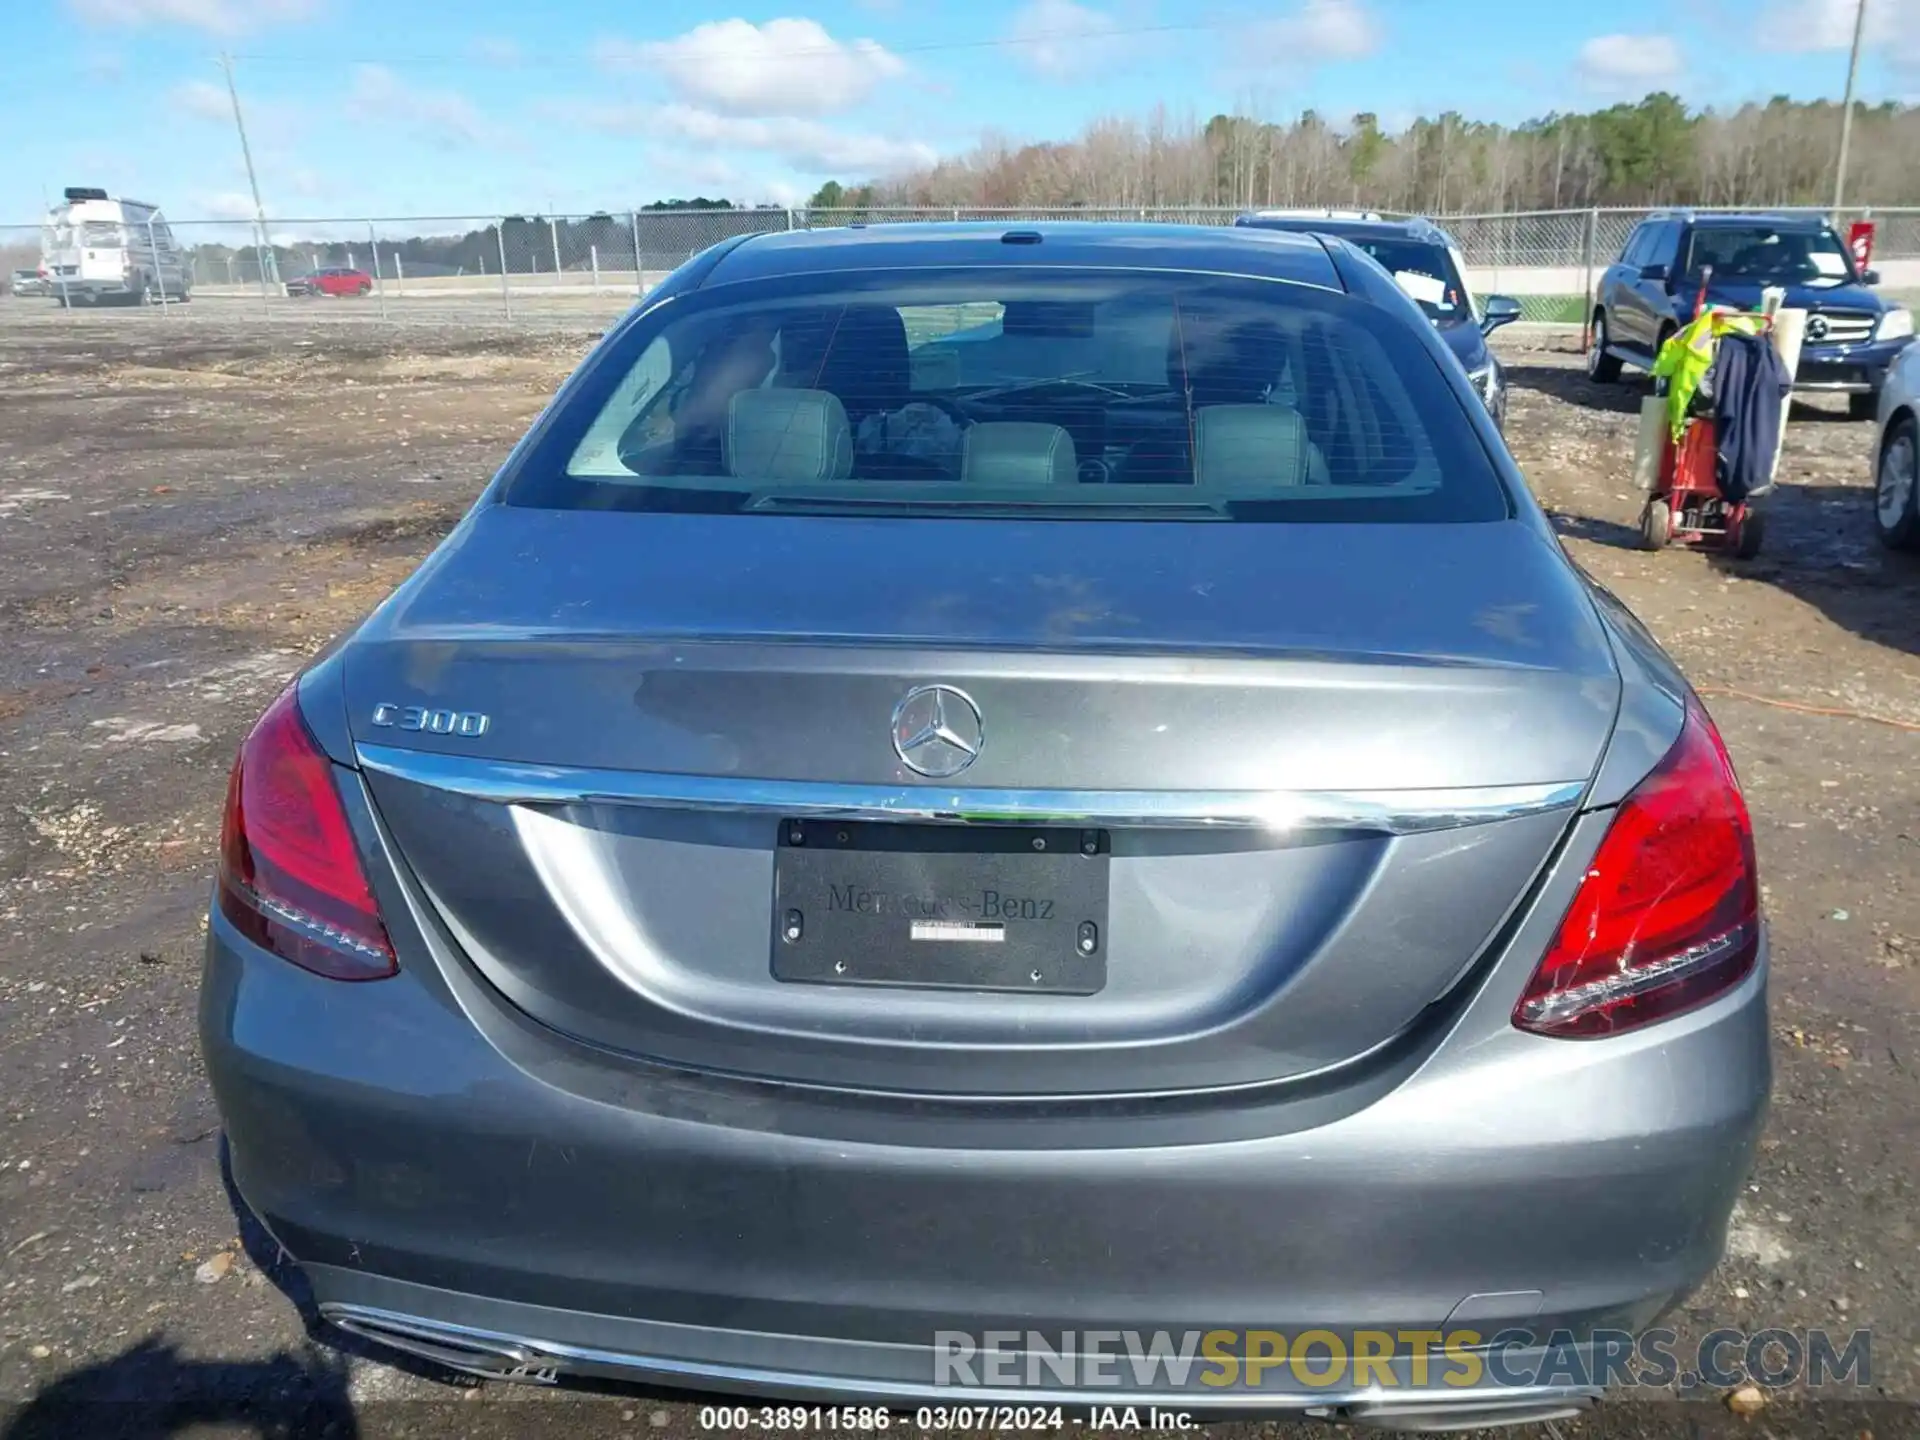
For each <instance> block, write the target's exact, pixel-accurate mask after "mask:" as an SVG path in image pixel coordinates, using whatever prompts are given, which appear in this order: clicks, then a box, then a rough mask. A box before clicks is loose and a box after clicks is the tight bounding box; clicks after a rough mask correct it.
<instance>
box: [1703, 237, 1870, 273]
mask: <svg viewBox="0 0 1920 1440" xmlns="http://www.w3.org/2000/svg"><path fill="white" fill-rule="evenodd" d="M1709 265H1711V266H1712V267H1713V273H1714V274H1715V275H1716V276H1719V277H1721V278H1723V279H1742V280H1764V281H1769V282H1779V283H1785V284H1802V285H1845V284H1848V283H1850V282H1852V280H1853V279H1854V270H1853V263H1852V260H1851V258H1850V257H1849V256H1848V254H1847V248H1846V246H1845V245H1844V244H1842V243H1841V240H1840V237H1839V236H1838V235H1836V234H1835V233H1834V232H1833V231H1832V230H1830V229H1828V228H1827V227H1825V226H1820V227H1818V228H1811V227H1809V228H1804V229H1776V228H1774V227H1772V226H1769V225H1710V226H1701V227H1700V228H1698V229H1696V230H1695V231H1694V232H1693V243H1692V244H1691V245H1690V246H1689V247H1688V255H1687V269H1688V271H1689V273H1692V274H1698V273H1699V272H1700V271H1701V270H1703V269H1705V268H1706V267H1707V266H1709Z"/></svg>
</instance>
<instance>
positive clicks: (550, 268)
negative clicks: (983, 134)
mask: <svg viewBox="0 0 1920 1440" xmlns="http://www.w3.org/2000/svg"><path fill="white" fill-rule="evenodd" d="M1239 213H1241V212H1240V211H1238V210H1235V209H1232V208H1218V207H1208V208H1191V207H1159V208H1154V207H1145V208H1143V207H1138V206H1071V207H1039V208H1002V209H980V208H967V207H960V208H952V207H948V208H941V209H904V208H886V207H873V208H868V209H860V210H846V209H841V210H819V209H805V208H797V209H779V208H771V207H763V208H749V209H726V210H707V209H702V210H687V209H679V210H665V209H663V210H645V209H642V210H631V209H629V210H605V211H596V212H593V213H589V214H574V215H540V214H526V215H506V216H492V215H490V216H440V217H417V216H416V217H403V218H379V217H375V218H370V219H338V218H309V219H300V218H294V219H270V220H268V221H266V222H264V223H253V222H247V221H233V220H171V219H167V218H164V217H161V216H155V217H154V220H153V221H151V222H149V223H147V224H144V225H140V224H130V225H127V226H123V227H121V231H122V233H121V235H120V237H119V243H118V245H117V247H116V246H113V245H110V244H103V245H100V246H96V247H92V248H87V247H77V246H76V245H74V244H73V243H71V242H72V241H73V240H74V239H75V237H71V236H65V237H62V236H55V235H54V234H53V232H51V231H47V230H44V229H43V227H42V226H39V225H14V226H0V280H4V283H5V286H6V289H7V291H8V298H9V303H10V305H24V304H26V303H27V302H30V301H34V300H42V301H48V302H51V305H52V307H54V308H58V307H60V306H62V305H66V306H68V307H70V308H73V309H80V308H85V307H99V306H105V305H109V304H116V303H117V304H121V305H135V304H140V303H142V302H145V303H146V304H147V305H148V306H149V308H153V309H157V310H160V311H162V312H164V313H165V314H166V315H167V316H168V317H169V318H172V317H176V316H177V317H188V316H193V315H204V314H222V315H248V316H258V317H263V318H301V319H312V318H321V317H324V318H327V319H345V318H356V319H384V320H388V321H407V320H425V321H432V322H435V323H441V324H446V323H476V324H486V323H492V324H515V325H523V324H537V323H550V324H574V323H578V324H581V325H585V326H594V325H599V324H604V323H606V321H608V320H610V319H611V318H613V317H614V316H617V315H618V314H620V313H622V312H623V311H624V310H625V309H627V308H628V307H629V306H630V305H631V304H632V303H633V301H634V299H635V298H636V297H637V296H639V295H642V294H644V293H645V292H646V290H647V289H648V288H649V287H650V286H651V285H653V284H654V283H656V282H657V281H659V280H660V279H661V278H662V277H664V276H665V275H666V274H667V273H669V272H670V271H672V270H673V269H674V268H675V267H677V266H679V265H681V264H683V263H685V262H686V261H687V260H688V259H690V258H691V257H692V256H694V255H697V254H699V253H700V252H701V251H702V250H705V249H706V248H708V247H709V246H711V245H714V244H717V243H719V242H720V241H722V240H727V239H731V238H733V237H736V236H740V235H750V234H761V233H766V232H774V231H786V230H802V229H817V228H823V227H830V226H840V225H881V224H900V223H912V222H926V221H943V220H944V221H960V220H981V221H1041V220H1091V221H1135V222H1149V223H1152V222H1158V223H1183V224H1190V225H1191V224H1199V225H1227V224H1231V223H1232V221H1233V219H1234V217H1235V216H1236V215H1237V214H1239ZM1650 213H1654V212H1651V211H1648V210H1625V209H1600V210H1553V211H1536V212H1530V213H1515V214H1498V215H1455V216H1444V217H1436V218H1437V219H1438V222H1439V223H1440V224H1441V225H1442V226H1444V227H1445V228H1446V229H1447V231H1448V232H1449V233H1450V234H1451V235H1452V236H1453V237H1454V239H1455V240H1456V242H1457V243H1458V245H1459V248H1460V252H1461V255H1462V257H1463V258H1464V259H1465V261H1466V264H1467V267H1468V283H1469V284H1470V286H1471V287H1472V288H1473V289H1474V290H1475V291H1476V292H1478V293H1481V294H1488V293H1503V294H1510V295H1513V296H1514V297H1515V298H1517V299H1518V300H1519V301H1520V302H1521V306H1522V313H1523V315H1524V317H1525V318H1526V319H1528V320H1534V321H1545V322H1562V323H1569V324H1579V323H1581V321H1582V320H1583V318H1584V316H1585V314H1586V313H1587V310H1588V306H1589V298H1588V297H1590V296H1591V295H1592V293H1593V288H1594V283H1595V281H1596V280H1597V278H1598V276H1599V273H1600V272H1601V271H1602V270H1604V269H1605V268H1606V266H1607V265H1608V264H1609V263H1611V262H1612V260H1613V259H1614V257H1615V256H1617V255H1618V254H1619V253H1620V251H1621V249H1622V247H1623V246H1624V245H1625V243H1626V239H1627V236H1628V234H1629V233H1630V232H1631V231H1632V229H1633V227H1634V226H1635V225H1636V224H1638V223H1639V222H1640V221H1641V220H1642V219H1644V218H1645V217H1646V216H1647V215H1648V214H1650ZM1776 213H1777V212H1776ZM1822 213H1825V212H1822ZM1833 218H1834V219H1835V221H1836V223H1838V224H1839V225H1840V226H1842V227H1844V226H1845V225H1846V224H1848V223H1849V222H1850V221H1852V220H1855V219H1860V218H1871V219H1872V220H1873V221H1874V222H1875V228H1876V233H1875V240H1874V264H1875V266H1876V267H1877V268H1878V269H1880V271H1881V272H1882V277H1883V284H1884V285H1885V286H1886V288H1887V289H1889V290H1890V291H1893V292H1895V293H1901V292H1909V293H1920V207H1913V208H1903V209H1891V210H1888V209H1879V210H1872V211H1864V210H1848V211H1844V212H1841V213H1839V214H1838V215H1835V216H1834V217H1833ZM29 272H31V273H29ZM187 302H191V303H190V304H188V303H187ZM14 313H23V312H21V311H19V310H18V309H16V310H15V312H14Z"/></svg>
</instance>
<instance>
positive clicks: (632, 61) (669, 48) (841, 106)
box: [595, 19, 907, 115]
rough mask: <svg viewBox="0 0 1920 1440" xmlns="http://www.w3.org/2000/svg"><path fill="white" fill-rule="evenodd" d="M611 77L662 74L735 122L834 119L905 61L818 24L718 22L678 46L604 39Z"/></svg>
mask: <svg viewBox="0 0 1920 1440" xmlns="http://www.w3.org/2000/svg"><path fill="white" fill-rule="evenodd" d="M595 54H596V57H597V58H598V60H599V62H600V63H601V65H603V66H605V67H606V68H608V69H612V70H648V71H651V72H654V73H657V74H659V75H660V76H661V77H662V78H663V79H665V80H666V82H667V84H668V85H670V86H672V87H673V89H674V90H675V91H677V92H678V93H679V94H680V95H681V96H682V97H683V98H684V99H687V100H689V101H692V102H694V103H696V104H699V105H704V106H706V107H708V108H709V109H713V110H718V111H722V112H724V113H726V114H729V115H834V114H839V113H840V112H842V111H845V110H850V109H852V108H853V107H854V106H855V105H858V104H859V103H860V102H861V101H862V100H865V99H866V98H867V97H868V96H869V95H871V94H872V93H873V91H874V89H875V88H876V87H877V86H879V85H880V84H881V83H882V82H883V81H887V80H891V79H894V78H896V77H898V76H900V75H904V74H905V73H906V70H907V67H906V62H904V61H903V60H901V59H900V57H899V56H898V55H895V54H894V53H893V52H892V51H890V50H888V49H886V48H885V47H884V46H882V45H880V44H879V43H877V42H876V41H873V40H844V41H843V40H835V39H834V38H833V37H832V36H831V35H829V34H828V33H827V31H826V29H825V28H824V27H823V26H822V25H821V24H820V23H819V22H818V21H816V20H800V19H787V20H769V21H767V22H766V23H765V24H764V25H755V24H753V23H752V22H751V21H748V20H739V19H734V20H715V21H711V22H709V23H708V24H705V25H696V26H694V28H693V29H691V30H689V31H688V32H687V33H686V34H684V35H682V36H679V37H678V38H677V39H673V40H658V41H639V42H635V41H631V40H614V39H608V40H602V41H600V42H599V44H598V45H597V46H596V47H595Z"/></svg>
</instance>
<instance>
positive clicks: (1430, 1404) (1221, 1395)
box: [320, 1300, 1603, 1429]
mask: <svg viewBox="0 0 1920 1440" xmlns="http://www.w3.org/2000/svg"><path fill="white" fill-rule="evenodd" d="M320 1315H321V1318H322V1319H324V1320H326V1321H328V1322H330V1323H331V1324H334V1325H337V1326H339V1327H340V1328H341V1329H342V1330H345V1331H346V1332H347V1333H348V1334H350V1335H356V1336H359V1337H361V1338H363V1339H367V1340H372V1341H374V1342H375V1343H377V1344H381V1345H386V1346H389V1347H391V1348H392V1349H395V1350H400V1351H403V1352H408V1353H412V1354H417V1355H420V1356H421V1357H423V1358H425V1359H430V1360H433V1361H435V1362H436V1363H438V1364H441V1365H445V1366H446V1367H447V1368H448V1369H451V1370H459V1371H463V1372H465V1373H467V1374H471V1375H482V1376H486V1377H488V1378H490V1379H495V1380H523V1381H532V1382H534V1383H536V1384H552V1383H553V1380H554V1379H555V1378H556V1377H557V1376H558V1375H560V1374H576V1375H580V1374H584V1375H595V1374H598V1375H602V1376H611V1377H615V1378H619V1379H623V1380H626V1381H629V1382H634V1381H649V1380H651V1381H662V1382H665V1383H666V1384H669V1385H677V1386H682V1387H686V1388H690V1389H696V1388H708V1387H711V1388H714V1389H718V1390H720V1391H722V1392H723V1393H728V1392H730V1393H746V1394H750V1395H765V1396H770V1397H777V1396H791V1397H795V1398H798V1397H807V1398H815V1397H818V1398H821V1399H828V1400H834V1399H841V1400H846V1399H851V1400H854V1401H857V1402H859V1403H863V1404H867V1405H873V1404H885V1403H888V1402H897V1401H914V1402H920V1403H928V1402H932V1403H937V1404H944V1405H952V1406H968V1405H972V1406H980V1405H1030V1406H1047V1407H1049V1408H1050V1407H1052V1406H1056V1405H1059V1406H1067V1407H1074V1408H1076V1409H1077V1408H1081V1407H1085V1406H1089V1405H1102V1404H1116V1405H1126V1404H1134V1405H1140V1404H1147V1403H1160V1404H1163V1405H1167V1406H1177V1407H1178V1408H1180V1409H1184V1410H1199V1411H1206V1410H1219V1409H1225V1410H1230V1411H1233V1410H1248V1409H1255V1410H1271V1411H1275V1412H1280V1413H1289V1412H1291V1413H1302V1412H1304V1413H1306V1414H1309V1415H1313V1416H1315V1417H1317V1418H1326V1419H1332V1418H1336V1416H1338V1417H1339V1418H1350V1419H1351V1420H1352V1421H1353V1422H1354V1423H1358V1424H1361V1425H1366V1426H1369V1427H1374V1426H1384V1425H1386V1424H1389V1423H1390V1422H1391V1421H1392V1420H1393V1419H1395V1418H1398V1417H1401V1416H1407V1417H1421V1418H1430V1419H1431V1421H1432V1422H1434V1423H1446V1422H1447V1421H1448V1420H1450V1419H1456V1418H1458V1417H1461V1416H1482V1417H1486V1418H1483V1419H1481V1420H1479V1421H1478V1422H1477V1423H1476V1425H1475V1427H1474V1428H1476V1429H1477V1428H1481V1427H1483V1426H1484V1425H1488V1424H1501V1423H1505V1424H1516V1423H1521V1422H1522V1421H1524V1420H1526V1419H1530V1418H1534V1417H1531V1416H1527V1415H1523V1414H1522V1413H1521V1412H1522V1410H1523V1408H1525V1407H1531V1406H1541V1407H1546V1406H1566V1407H1569V1408H1571V1409H1573V1410H1576V1411H1578V1410H1585V1409H1588V1408H1591V1407H1592V1406H1593V1405H1594V1404H1596V1403H1597V1402H1598V1401H1599V1400H1600V1399H1601V1398H1602V1396H1603V1392H1602V1391H1601V1390H1599V1389H1598V1388H1595V1387H1590V1386H1580V1385H1554V1384H1546V1385H1542V1384H1539V1383H1534V1384H1530V1385H1513V1386H1501V1387H1499V1388H1497V1389H1494V1388H1488V1387H1486V1386H1481V1385H1476V1386H1468V1387H1462V1388H1458V1389H1442V1388H1440V1387H1438V1386H1425V1387H1420V1386H1414V1385H1407V1386H1404V1387H1402V1386H1396V1387H1394V1389H1392V1390H1391V1391H1388V1390H1384V1389H1382V1388H1381V1387H1380V1386H1378V1385H1369V1386H1366V1387H1364V1388H1358V1387H1350V1386H1349V1387H1342V1388H1341V1389H1337V1390H1281V1389H1278V1388H1276V1389H1273V1390H1266V1391H1261V1390H1248V1389H1245V1388H1238V1389H1220V1390H1212V1391H1205V1390H1189V1389H1164V1388H1162V1389H1138V1390H1119V1389H1111V1390H1109V1389H1094V1388H1087V1389H1064V1388H1057V1387H1049V1388H1040V1387H1035V1388H1032V1389H1028V1388H1024V1387H1011V1388H1009V1387H1004V1386H1003V1387H993V1386H976V1385H939V1384H934V1383H931V1382H924V1383H923V1382H917V1381H906V1380H895V1379H891V1378H875V1379H866V1378H864V1377H856V1376H851V1375H832V1374H820V1373H806V1372H802V1371H797V1370H781V1369H767V1368H761V1367H758V1366H746V1365H737V1364H729V1363H725V1362H720V1361H707V1360H681V1359H675V1358H670V1357H667V1356H659V1355H640V1354H635V1353H632V1352H629V1351H625V1350H603V1349H601V1348H599V1347H598V1346H587V1345H574V1344H570V1343H567V1342H564V1341H556V1340H535V1339H532V1338H531V1337H528V1336H524V1335H507V1334H502V1333H501V1332H499V1331H497V1330H482V1329H478V1328H476V1327H473V1326H468V1325H455V1324H453V1323H452V1322H450V1321H446V1320H427V1319H423V1318H421V1317H419V1316H414V1315H402V1314H398V1313H396V1312H394V1311H391V1310H382V1309H379V1308H377V1307H375V1306H372V1305H359V1304H354V1303H351V1302H348V1301H340V1300H330V1301H323V1302H322V1303H321V1305H320ZM888 1348H890V1349H891V1348H900V1347H897V1346H889V1347H888ZM458 1350H465V1351H470V1352H475V1353H476V1356H477V1354H478V1353H480V1352H485V1351H489V1350H491V1351H493V1352H495V1353H496V1354H498V1355H499V1356H500V1358H501V1359H502V1360H503V1361H505V1362H507V1363H505V1364H502V1365H501V1366H499V1367H498V1368H495V1367H490V1366H486V1365H482V1364H477V1363H476V1364H462V1363H459V1362H458V1361H457V1360H456V1361H453V1362H449V1361H448V1360H446V1359H445V1358H443V1357H444V1356H445V1355H446V1354H447V1353H448V1352H449V1351H458ZM927 1353H928V1355H929V1357H931V1355H932V1353H933V1352H932V1351H931V1349H929V1350H928V1352H927ZM522 1355H525V1356H527V1357H528V1358H527V1359H526V1360H524V1361H521V1360H520V1358H519V1357H520V1356H522ZM1396 1358H1401V1357H1396ZM1343 1411H1351V1412H1353V1413H1352V1414H1351V1415H1350V1416H1341V1415H1340V1412H1343ZM1502 1412H1505V1415H1506V1416H1509V1417H1512V1418H1498V1417H1500V1416H1501V1414H1502ZM1554 1418H1559V1417H1558V1415H1556V1416H1555V1417H1554Z"/></svg>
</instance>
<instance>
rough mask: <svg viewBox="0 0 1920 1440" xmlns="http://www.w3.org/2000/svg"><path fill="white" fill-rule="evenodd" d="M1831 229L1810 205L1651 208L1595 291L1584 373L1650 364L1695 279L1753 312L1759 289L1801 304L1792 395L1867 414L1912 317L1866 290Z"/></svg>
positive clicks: (1601, 377) (1606, 375)
mask: <svg viewBox="0 0 1920 1440" xmlns="http://www.w3.org/2000/svg"><path fill="white" fill-rule="evenodd" d="M1879 278H1880V277H1879V275H1878V274H1877V273H1876V272H1874V271H1872V270H1866V271H1862V270H1861V269H1860V268H1859V267H1858V266H1856V265H1855V264H1854V262H1853V256H1852V254H1851V253H1850V252H1849V251H1848V249H1847V247H1846V245H1845V244H1844V243H1842V241H1841V239H1840V237H1839V236H1838V235H1837V234H1835V233H1834V230H1833V227H1832V226H1831V225H1829V224H1828V223H1827V222H1826V221H1825V220H1823V219H1820V218H1819V217H1818V216H1812V215H1717V214H1716V215H1706V214H1697V213H1694V212H1692V211H1686V210H1677V211H1669V212H1663V213H1661V214H1657V215H1650V216H1648V217H1647V218H1646V219H1645V220H1643V221H1641V222H1640V224H1639V226H1638V227H1636V228H1635V230H1634V232H1633V234H1632V235H1631V236H1630V237H1628V240H1627V246H1626V249H1625V250H1623V251H1622V252H1621V253H1620V258H1619V259H1618V260H1616V261H1614V263H1613V264H1612V265H1610V266H1608V267H1607V270H1606V273H1605V274H1603V275H1602V276H1601V277H1600V285H1599V288H1598V290H1597V291H1596V292H1595V294H1594V304H1593V335H1592V341H1591V343H1590V344H1589V346H1588V348H1587V373H1588V375H1590V376H1592V378H1593V379H1595V380H1598V381H1602V382H1605V381H1612V380H1617V379H1618V378H1619V376H1620V368H1621V366H1622V365H1632V366H1634V367H1635V368H1636V369H1641V370H1645V369H1649V368H1651V366H1652V365H1653V357H1654V356H1655V355H1656V354H1657V353H1658V352H1659V349H1660V347H1661V345H1663V344H1664V343H1665V342H1666V338H1667V336H1668V335H1670V334H1672V333H1673V332H1674V331H1675V330H1676V329H1678V328H1679V327H1680V326H1681V325H1684V324H1685V323H1686V322H1687V320H1688V319H1689V318H1691V317H1692V315H1693V309H1694V302H1695V300H1696V299H1698V298H1699V295H1700V286H1701V282H1702V280H1703V279H1704V280H1705V282H1706V298H1707V302H1708V303H1709V304H1719V305H1726V306H1730V307H1732V308H1735V309H1740V310H1755V309H1758V308H1759V306H1760V295H1761V292H1762V291H1763V290H1766V289H1768V288H1769V287H1773V286H1778V287H1780V288H1782V289H1784V290H1785V291H1786V305H1787V307H1788V308H1789V309H1796V310H1805V311H1806V312H1807V333H1806V339H1805V341H1804V342H1803V344H1802V346H1801V349H1800V368H1799V371H1798V373H1797V374H1796V375H1795V377H1794V389H1795V391H1796V393H1799V392H1806V393H1815V394H1818V393H1826V394H1840V395H1845V396H1846V397H1847V408H1848V410H1849V411H1850V413H1851V414H1852V415H1853V417H1854V418H1855V419H1858V420H1868V419H1872V418H1873V416H1874V414H1875V412H1876V408H1877V406H1878V404H1879V396H1880V386H1881V384H1882V382H1884V381H1885V379H1886V375H1887V367H1888V366H1889V365H1891V364H1892V363H1893V361H1894V358H1895V357H1896V356H1897V355H1899V353H1900V352H1901V351H1902V350H1903V349H1905V348H1906V347H1907V345H1908V344H1909V343H1910V342H1911V341H1912V339H1913V316H1912V315H1911V314H1910V313H1909V312H1908V311H1907V310H1906V309H1905V308H1903V307H1902V306H1899V305H1896V304H1894V303H1893V302H1891V301H1889V300H1887V299H1884V298H1883V297H1881V296H1879V295H1876V294H1874V292H1873V291H1872V290H1871V289H1870V288H1868V287H1870V286H1872V285H1874V284H1876V283H1877V282H1878V281H1879Z"/></svg>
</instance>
